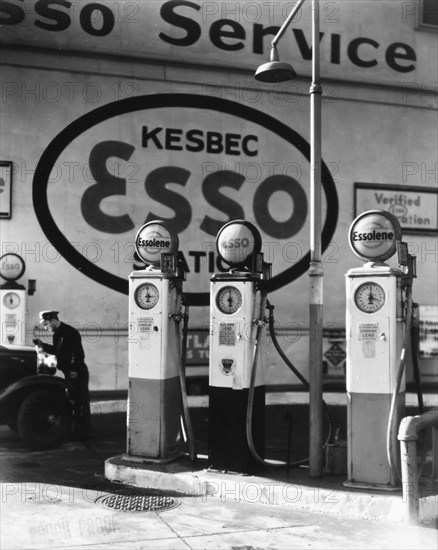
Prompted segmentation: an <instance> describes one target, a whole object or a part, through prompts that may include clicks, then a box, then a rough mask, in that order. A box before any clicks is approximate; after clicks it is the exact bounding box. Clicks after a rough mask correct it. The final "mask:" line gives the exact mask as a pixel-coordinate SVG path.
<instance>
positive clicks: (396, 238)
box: [345, 210, 415, 490]
mask: <svg viewBox="0 0 438 550" xmlns="http://www.w3.org/2000/svg"><path fill="white" fill-rule="evenodd" d="M349 239H350V246H351V248H352V250H353V252H354V254H355V255H356V256H358V257H359V258H360V259H361V260H362V261H365V262H366V263H365V264H364V265H363V266H362V267H358V268H353V269H350V270H349V271H348V272H347V274H346V299H347V300H346V302H347V308H346V340H347V342H346V343H347V364H346V370H347V372H346V374H347V379H346V389H347V400H348V401H347V417H348V436H347V446H348V480H347V481H346V482H345V485H347V486H355V487H373V488H380V489H389V490H391V489H395V488H396V487H397V485H398V479H397V462H398V457H397V456H396V449H397V448H398V445H397V435H396V434H397V430H398V425H399V423H400V421H401V419H402V418H403V416H404V407H405V372H404V362H405V357H406V347H407V342H408V340H409V338H410V336H411V335H410V330H409V326H410V319H411V312H412V295H411V290H412V278H413V277H415V263H414V258H413V257H412V256H410V255H409V254H407V246H406V243H402V242H401V228H400V224H399V222H398V220H397V218H396V217H395V216H393V215H392V214H391V213H389V212H386V211H384V210H370V211H367V212H364V213H363V214H361V215H359V216H358V217H357V218H356V219H355V220H354V221H353V223H352V225H351V227H350V231H349ZM396 250H397V251H398V254H399V267H398V268H395V267H391V266H389V265H388V264H386V263H385V260H387V259H389V258H390V257H391V256H393V255H394V254H395V252H396ZM394 440H395V441H394Z"/></svg>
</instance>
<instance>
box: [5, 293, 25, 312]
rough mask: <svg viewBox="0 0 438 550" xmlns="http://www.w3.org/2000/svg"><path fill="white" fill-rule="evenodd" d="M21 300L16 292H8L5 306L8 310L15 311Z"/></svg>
mask: <svg viewBox="0 0 438 550" xmlns="http://www.w3.org/2000/svg"><path fill="white" fill-rule="evenodd" d="M20 302H21V298H20V296H19V295H18V294H17V293H16V292H7V293H6V294H5V295H4V296H3V305H4V306H5V307H7V308H8V309H15V308H16V307H18V306H19V305H20Z"/></svg>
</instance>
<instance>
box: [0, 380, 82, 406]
mask: <svg viewBox="0 0 438 550" xmlns="http://www.w3.org/2000/svg"><path fill="white" fill-rule="evenodd" d="M45 387H46V388H47V387H51V388H59V389H60V390H63V391H65V389H67V390H68V392H69V394H70V395H72V394H74V388H73V386H72V385H71V384H69V383H68V382H66V380H65V379H64V378H60V377H59V376H52V375H49V374H35V375H33V376H26V378H22V379H21V380H17V382H14V383H13V384H11V385H10V386H8V387H7V388H5V389H4V390H2V391H1V392H0V404H2V403H4V402H6V401H10V400H11V398H12V397H14V396H16V395H18V394H22V393H23V392H25V393H28V392H27V391H26V390H30V389H37V388H38V389H40V388H41V389H43V388H45Z"/></svg>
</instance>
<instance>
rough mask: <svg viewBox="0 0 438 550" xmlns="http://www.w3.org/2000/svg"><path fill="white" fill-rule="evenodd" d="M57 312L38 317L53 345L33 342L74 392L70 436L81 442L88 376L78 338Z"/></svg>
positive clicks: (86, 430) (86, 423) (87, 428)
mask: <svg viewBox="0 0 438 550" xmlns="http://www.w3.org/2000/svg"><path fill="white" fill-rule="evenodd" d="M58 313H59V312H58V311H52V310H46V311H41V312H40V314H39V318H40V321H39V323H40V325H42V326H43V327H44V329H45V330H50V331H51V332H52V333H53V343H52V345H50V344H45V343H44V342H42V341H41V340H35V341H34V343H35V344H36V345H37V346H38V347H40V348H42V350H43V351H45V352H46V353H50V354H52V355H55V356H56V360H57V368H58V369H59V370H60V371H62V372H63V373H64V376H65V379H66V380H67V381H68V382H70V383H71V385H72V386H73V388H74V389H75V393H76V395H75V399H74V402H75V406H74V433H73V437H74V438H75V439H85V438H87V437H89V436H90V435H91V415H90V395H89V391H88V380H89V373H88V368H87V365H86V364H85V354H84V348H83V347H82V338H81V335H80V333H79V331H78V330H76V329H75V328H74V327H72V326H70V325H67V324H66V323H63V322H61V321H60V320H59V318H58Z"/></svg>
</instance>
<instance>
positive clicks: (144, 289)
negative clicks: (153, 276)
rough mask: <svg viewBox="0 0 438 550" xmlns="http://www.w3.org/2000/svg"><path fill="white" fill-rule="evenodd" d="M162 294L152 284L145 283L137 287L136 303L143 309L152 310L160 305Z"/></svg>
mask: <svg viewBox="0 0 438 550" xmlns="http://www.w3.org/2000/svg"><path fill="white" fill-rule="evenodd" d="M159 298H160V293H159V291H158V288H157V287H156V286H155V285H153V284H152V283H143V284H141V285H140V286H138V287H137V289H136V291H135V293H134V300H135V303H136V304H137V305H138V307H139V308H141V309H152V308H153V307H155V306H156V305H157V303H158V300H159Z"/></svg>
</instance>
